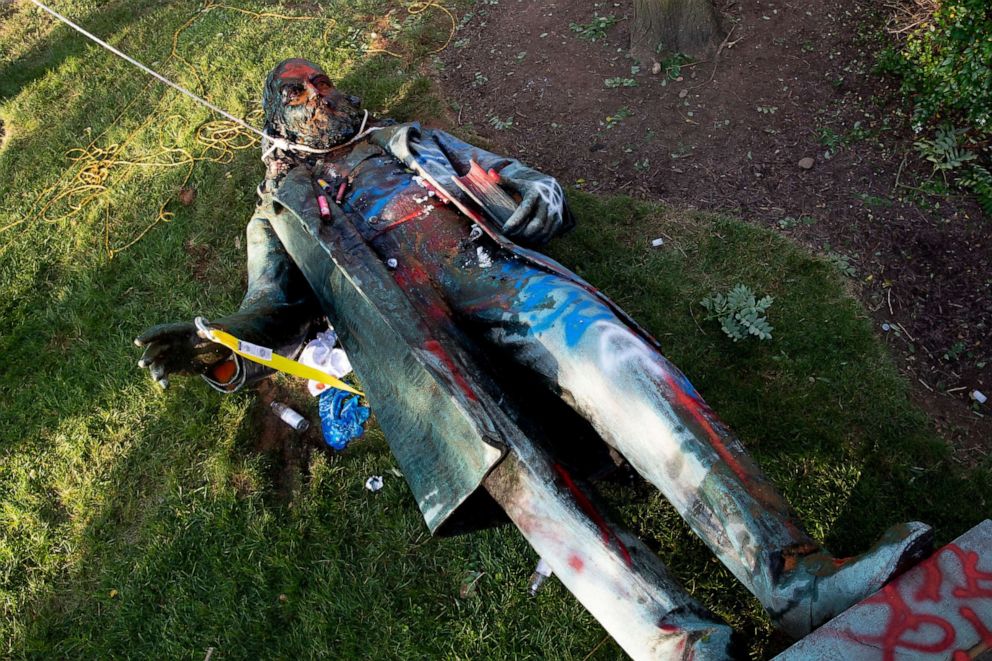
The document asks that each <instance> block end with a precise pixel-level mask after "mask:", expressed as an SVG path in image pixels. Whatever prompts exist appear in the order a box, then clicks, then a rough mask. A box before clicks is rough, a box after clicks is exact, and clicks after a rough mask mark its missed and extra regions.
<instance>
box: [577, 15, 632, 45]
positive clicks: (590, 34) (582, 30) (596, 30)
mask: <svg viewBox="0 0 992 661" xmlns="http://www.w3.org/2000/svg"><path fill="white" fill-rule="evenodd" d="M619 20H620V19H619V18H617V17H616V16H614V15H613V14H610V15H609V16H598V15H594V16H593V17H592V20H591V21H589V22H588V23H574V22H573V23H569V24H568V27H570V28H571V29H572V32H575V33H577V34H578V35H579V38H580V39H586V40H588V41H599V40H600V39H605V38H606V31H607V30H609V29H610V28H611V27H613V26H614V25H616V24H617V22H619Z"/></svg>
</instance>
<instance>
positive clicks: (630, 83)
mask: <svg viewBox="0 0 992 661" xmlns="http://www.w3.org/2000/svg"><path fill="white" fill-rule="evenodd" d="M603 84H604V85H606V86H607V87H609V88H614V89H615V88H617V87H637V81H636V80H634V79H633V78H622V77H620V76H617V77H616V78H607V79H606V80H604V81H603Z"/></svg>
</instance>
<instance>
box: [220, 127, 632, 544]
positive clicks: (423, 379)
mask: <svg viewBox="0 0 992 661" xmlns="http://www.w3.org/2000/svg"><path fill="white" fill-rule="evenodd" d="M352 156H353V157H352ZM384 156H385V157H388V158H389V159H391V161H392V162H395V167H394V168H393V169H392V173H391V174H390V173H389V172H387V170H389V168H384V169H383V170H384V174H383V175H382V178H381V189H379V190H375V191H369V190H362V191H354V192H353V195H352V199H351V205H352V206H355V205H365V207H368V206H369V205H371V206H374V207H375V208H376V209H381V208H383V206H384V204H385V203H386V201H387V200H389V199H391V197H390V196H392V195H394V194H395V195H401V194H409V193H404V192H402V191H400V189H397V191H399V192H397V191H393V190H391V185H392V184H391V183H390V182H391V181H392V179H394V178H395V179H396V181H407V182H408V180H409V177H410V173H409V171H405V172H404V168H403V164H405V165H408V166H410V167H412V168H415V169H417V170H418V171H424V170H425V171H427V172H428V173H429V174H430V175H431V176H432V177H433V178H434V179H435V180H437V181H438V182H439V183H440V184H441V185H442V186H443V187H444V188H445V189H446V190H447V191H449V192H451V193H456V191H457V188H456V187H455V186H454V185H452V183H451V178H452V177H453V176H455V175H456V173H457V172H458V171H465V170H467V169H468V163H469V160H470V159H475V160H476V161H477V162H479V163H480V164H481V165H482V166H483V167H484V168H487V169H488V168H497V169H500V171H501V172H502V173H503V174H504V175H510V176H513V177H515V178H518V179H525V180H528V181H532V182H539V183H540V185H542V186H544V187H545V188H546V189H547V190H549V191H551V193H552V194H557V195H558V196H561V188H560V187H559V186H558V184H557V182H555V180H554V179H553V178H551V177H548V176H546V175H543V174H541V173H539V172H536V171H534V170H532V169H530V168H527V167H526V166H524V165H522V164H521V163H519V162H518V161H515V160H512V159H506V158H502V157H499V156H496V155H494V154H491V153H489V152H486V151H484V150H481V149H478V148H476V147H472V146H471V145H468V144H466V143H464V142H462V141H460V140H458V139H457V138H454V137H453V136H451V135H449V134H447V133H444V132H442V131H435V130H429V129H421V128H420V127H419V125H417V124H401V125H394V126H390V127H386V128H383V129H379V130H377V131H375V132H374V133H372V134H371V137H370V138H367V139H365V140H362V141H359V142H358V143H356V144H355V145H354V146H353V148H352V149H351V154H350V155H349V156H348V157H347V158H346V159H345V160H346V161H349V165H350V167H358V166H359V165H360V164H361V163H362V162H363V160H366V159H374V158H380V159H381V158H382V157H384ZM380 167H381V166H380ZM406 185H407V186H408V183H407V184H406ZM377 188H380V187H379V186H377ZM315 190H316V189H315V187H314V175H313V174H312V173H311V172H310V170H308V169H307V168H306V167H304V166H298V167H296V168H295V169H293V170H291V171H290V172H289V174H287V175H286V176H285V177H284V178H282V179H281V180H280V181H279V183H278V185H277V186H274V187H273V186H263V187H262V188H260V192H259V195H260V200H259V205H258V209H257V211H256V214H255V218H254V219H253V220H252V222H251V223H250V224H249V228H248V250H249V255H248V271H249V288H248V292H247V294H246V296H245V300H244V302H243V303H242V306H241V309H240V310H239V312H238V313H236V314H235V315H232V316H231V317H228V318H225V319H221V320H218V321H217V322H216V323H217V324H218V325H219V326H221V327H225V328H227V329H228V330H230V331H231V332H233V333H234V334H235V335H237V336H238V337H241V338H242V339H246V340H249V341H254V342H258V343H262V344H267V345H268V346H271V347H275V348H277V350H279V351H280V352H281V353H293V352H294V351H295V350H296V349H297V348H298V347H299V345H300V342H301V341H302V340H303V339H304V337H305V335H306V333H307V330H308V328H309V323H310V321H311V320H313V319H314V318H315V317H320V316H323V315H326V316H327V317H328V319H329V320H330V321H331V323H332V324H333V326H334V327H335V329H336V330H337V332H338V333H339V336H340V337H341V341H342V344H343V346H344V347H345V349H346V350H347V352H348V355H349V357H350V359H351V362H352V364H353V366H354V368H355V372H356V374H357V375H358V377H359V379H360V381H361V383H362V386H363V388H364V389H365V392H366V394H367V396H368V398H369V401H370V403H371V405H372V408H373V411H374V412H375V414H376V418H377V420H378V422H379V424H380V426H381V428H382V429H383V432H384V433H385V435H386V438H387V440H388V442H389V445H390V448H391V449H392V451H393V454H394V455H395V456H396V459H397V460H398V462H399V464H400V468H401V469H402V471H403V474H404V476H405V478H406V480H407V482H408V483H409V485H410V488H411V490H412V491H413V494H414V496H415V497H416V499H417V503H418V505H419V507H420V509H421V512H422V513H423V515H424V518H425V520H426V522H427V525H428V526H429V528H430V529H431V530H432V531H436V530H437V529H438V528H439V527H440V526H441V525H442V524H443V523H444V522H445V521H446V520H448V518H449V517H450V516H451V515H452V513H453V512H454V511H455V510H456V509H457V508H458V506H459V505H461V504H462V503H463V502H464V501H465V500H466V499H467V498H468V497H469V496H470V495H472V494H473V493H474V492H475V491H476V490H477V489H478V487H479V485H480V484H481V482H482V480H483V479H484V478H485V476H486V475H487V474H488V473H489V471H490V470H491V469H492V468H493V467H494V466H495V465H496V464H497V463H498V462H499V461H500V459H501V457H502V456H503V455H504V453H505V452H507V451H508V449H510V448H512V447H513V446H514V445H515V444H519V443H521V442H525V439H523V438H522V437H521V432H520V431H519V429H518V428H517V426H516V425H515V424H514V423H512V422H510V419H509V418H507V416H506V412H505V411H504V410H502V409H501V408H500V404H498V403H497V402H499V400H501V399H502V398H501V397H500V395H499V393H498V391H497V389H496V388H495V387H494V385H493V383H492V380H491V379H490V377H489V376H488V375H487V374H486V373H485V370H483V369H480V367H479V365H478V361H477V360H476V357H475V356H474V355H473V351H474V350H473V345H472V342H471V341H469V340H468V338H466V337H465V336H464V335H462V333H461V331H460V330H459V329H458V328H456V327H455V326H454V324H452V323H450V320H443V319H442V320H439V319H437V318H431V317H430V316H429V315H424V314H423V311H422V310H420V309H418V306H416V305H415V304H414V303H413V302H411V300H410V292H409V291H406V290H404V289H403V288H401V287H400V286H398V285H397V283H396V281H395V280H394V278H393V276H392V275H391V274H390V272H389V270H388V267H387V266H386V265H385V264H384V263H383V258H382V256H381V255H377V254H376V253H375V252H374V251H373V250H372V249H371V248H370V246H369V244H368V240H369V238H370V237H371V236H375V235H376V233H377V232H379V231H381V228H378V227H376V226H375V222H370V221H369V218H372V219H375V220H378V217H377V216H375V215H371V216H370V215H369V214H368V213H366V214H359V213H346V211H347V210H348V208H349V204H348V203H347V202H346V204H344V205H343V206H344V210H342V209H338V208H337V207H335V208H334V217H333V219H332V220H331V221H327V220H322V219H321V217H320V211H319V208H318V206H317V200H316V195H315ZM421 192H422V193H424V194H425V195H426V193H425V192H424V191H423V190H422V191H421ZM370 198H371V199H370ZM559 201H560V202H562V200H559ZM562 213H563V215H564V222H563V226H564V228H567V227H568V226H570V225H571V216H570V215H569V214H568V211H567V208H566V207H565V206H564V204H563V202H562ZM466 222H468V221H466ZM511 245H512V244H507V243H504V244H503V246H504V247H503V248H501V249H509V250H512V251H513V253H514V255H515V258H518V259H523V260H526V261H528V262H530V263H533V264H537V265H539V266H540V267H541V268H545V269H547V270H549V271H551V272H555V273H558V274H559V275H563V276H564V277H567V278H569V279H571V280H573V281H575V282H578V283H580V284H581V285H582V286H583V287H587V288H589V289H590V290H592V287H591V286H589V285H588V284H586V283H585V282H583V281H581V279H579V278H578V276H576V275H575V274H573V273H571V272H570V271H568V270H567V269H565V268H564V267H561V266H560V265H558V264H557V263H555V262H553V261H552V260H549V259H548V258H546V257H544V256H542V255H540V254H538V253H535V252H532V251H530V250H527V249H524V248H519V247H516V246H512V247H508V246H511ZM497 249H500V248H497ZM401 258H402V256H401ZM604 300H605V299H604ZM611 307H612V304H611ZM630 323H631V326H632V327H633V328H637V327H636V325H634V324H633V322H630ZM637 330H638V332H640V329H637ZM476 355H477V354H476ZM242 367H243V370H242V372H241V374H242V375H245V374H247V375H248V377H247V378H249V379H250V378H251V375H252V372H253V370H254V372H255V374H256V375H257V373H258V372H257V369H258V368H257V367H254V366H244V365H243V366H242Z"/></svg>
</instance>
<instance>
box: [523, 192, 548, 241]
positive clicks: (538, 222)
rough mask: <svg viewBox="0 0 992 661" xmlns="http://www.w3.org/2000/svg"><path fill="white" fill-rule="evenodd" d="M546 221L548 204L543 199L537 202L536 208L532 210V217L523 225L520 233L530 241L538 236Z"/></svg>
mask: <svg viewBox="0 0 992 661" xmlns="http://www.w3.org/2000/svg"><path fill="white" fill-rule="evenodd" d="M547 222H548V205H547V203H546V202H544V200H541V202H540V203H538V205H537V208H536V209H535V210H534V218H533V220H531V221H530V222H529V223H527V226H526V227H524V229H523V231H522V232H521V233H520V235H521V236H522V237H524V238H526V239H528V240H530V241H534V240H536V239H537V238H538V237H540V235H541V233H542V230H543V229H544V225H545V223H547Z"/></svg>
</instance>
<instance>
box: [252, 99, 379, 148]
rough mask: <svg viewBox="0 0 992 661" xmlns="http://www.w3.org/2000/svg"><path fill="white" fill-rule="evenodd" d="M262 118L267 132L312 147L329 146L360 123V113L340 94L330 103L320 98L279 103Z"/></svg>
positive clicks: (342, 140)
mask: <svg viewBox="0 0 992 661" xmlns="http://www.w3.org/2000/svg"><path fill="white" fill-rule="evenodd" d="M273 115H274V116H272V117H270V118H269V119H268V121H267V122H266V125H267V128H268V129H269V132H271V133H274V134H275V135H281V136H283V137H284V138H286V139H287V140H289V141H290V142H295V143H297V144H301V145H306V146H307V147H312V148H314V149H330V148H331V147H335V146H337V145H340V144H343V143H345V142H347V141H348V140H350V139H351V138H353V137H354V136H355V135H356V134H357V133H358V130H359V128H360V127H361V123H362V113H361V111H360V110H359V109H358V107H357V106H356V105H353V104H352V103H351V102H350V100H349V99H347V98H346V97H344V95H340V98H338V99H334V100H333V105H332V104H331V103H328V102H327V101H325V100H324V99H322V98H315V99H311V100H310V101H308V102H307V103H301V104H299V105H295V106H287V105H281V106H280V108H279V110H278V111H277V112H276V113H273Z"/></svg>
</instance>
